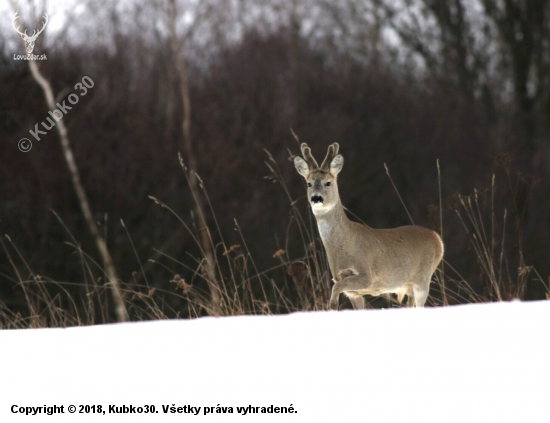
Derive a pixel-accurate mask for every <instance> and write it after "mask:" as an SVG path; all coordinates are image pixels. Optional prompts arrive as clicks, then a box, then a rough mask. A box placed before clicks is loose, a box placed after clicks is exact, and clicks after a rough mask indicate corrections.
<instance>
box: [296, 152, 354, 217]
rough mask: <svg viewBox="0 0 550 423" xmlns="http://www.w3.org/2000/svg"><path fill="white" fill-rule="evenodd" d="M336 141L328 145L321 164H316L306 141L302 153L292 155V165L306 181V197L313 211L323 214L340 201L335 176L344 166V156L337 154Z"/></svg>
mask: <svg viewBox="0 0 550 423" xmlns="http://www.w3.org/2000/svg"><path fill="white" fill-rule="evenodd" d="M338 148H339V145H338V143H336V142H335V143H334V144H332V145H330V146H329V147H328V151H327V155H326V157H325V160H323V163H322V164H321V166H319V165H318V164H317V162H316V161H315V159H314V158H313V155H312V154H311V149H310V148H309V147H308V146H307V144H306V143H303V144H302V145H301V149H302V155H303V156H304V158H302V157H300V156H296V157H294V166H295V167H296V170H297V171H298V173H299V174H300V175H302V176H303V177H304V178H305V179H306V182H307V197H308V199H309V201H310V203H311V208H312V209H313V213H315V214H316V215H318V214H324V213H326V212H328V211H330V210H332V209H333V208H334V206H335V205H336V204H337V203H338V202H339V201H340V195H339V194H338V186H337V184H336V177H337V175H338V173H340V171H341V170H342V167H343V166H344V158H343V157H342V156H341V155H340V154H338Z"/></svg>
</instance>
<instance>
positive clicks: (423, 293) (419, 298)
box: [409, 282, 430, 307]
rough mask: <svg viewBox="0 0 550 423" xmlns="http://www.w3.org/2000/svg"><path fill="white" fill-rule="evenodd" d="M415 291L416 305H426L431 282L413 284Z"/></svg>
mask: <svg viewBox="0 0 550 423" xmlns="http://www.w3.org/2000/svg"><path fill="white" fill-rule="evenodd" d="M413 291H414V305H416V307H424V304H426V300H427V299H428V294H429V291H430V282H428V284H427V285H426V284H422V285H416V284H415V285H413ZM409 298H410V297H409ZM411 307H412V304H411Z"/></svg>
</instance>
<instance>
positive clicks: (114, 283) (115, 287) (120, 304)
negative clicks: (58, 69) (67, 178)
mask: <svg viewBox="0 0 550 423" xmlns="http://www.w3.org/2000/svg"><path fill="white" fill-rule="evenodd" d="M10 3H11V7H12V9H13V10H14V12H16V11H17V7H16V4H15V1H14V0H10ZM24 44H25V43H24V42H23V45H24ZM28 63H29V69H30V71H31V74H32V77H33V78H34V80H35V81H36V82H37V83H38V85H40V87H41V88H42V91H43V92H44V97H45V99H46V103H47V105H48V108H49V109H50V111H52V112H53V111H54V110H56V109H57V107H56V105H55V96H54V93H53V89H52V86H51V84H50V82H49V81H48V80H47V79H46V78H45V77H44V76H43V75H42V73H41V72H40V69H39V68H38V65H37V64H36V62H35V61H34V60H29V61H28ZM55 128H56V129H57V133H58V134H59V141H60V144H61V149H62V151H63V157H64V158H65V162H66V163H67V167H68V168H69V172H70V174H71V181H72V183H73V188H74V190H75V192H76V195H77V197H78V202H79V204H80V208H81V210H82V214H83V215H84V219H85V220H86V223H87V225H88V228H89V230H90V232H91V234H92V237H93V238H94V241H95V243H96V246H97V249H98V251H99V254H100V255H101V259H102V261H103V265H104V267H105V274H106V276H107V279H108V280H109V285H110V287H111V293H112V296H113V300H114V302H115V314H116V317H117V320H118V321H119V322H125V321H128V313H127V311H126V307H125V306H124V300H123V299H122V295H121V289H120V283H119V280H118V277H117V273H116V269H115V265H114V263H113V259H112V257H111V254H110V253H109V249H108V248H107V244H106V243H105V239H104V238H103V237H102V236H101V233H100V232H99V229H98V227H97V225H96V223H95V220H94V218H93V215H92V211H91V208H90V203H89V201H88V197H87V195H86V191H85V190H84V187H83V185H82V181H81V179H80V172H79V170H78V166H77V164H76V161H75V159H74V154H73V151H72V148H71V143H70V141H69V135H68V132H67V127H66V126H65V123H64V122H63V120H59V121H58V122H57V123H56V125H55Z"/></svg>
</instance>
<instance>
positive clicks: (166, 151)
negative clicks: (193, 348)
mask: <svg viewBox="0 0 550 423" xmlns="http://www.w3.org/2000/svg"><path fill="white" fill-rule="evenodd" d="M74 3H75V4H76V3H78V6H79V7H72V6H71V4H68V6H67V8H66V9H58V10H57V11H55V10H52V11H48V12H49V16H50V23H49V25H51V27H53V25H52V23H51V22H52V20H53V19H54V17H55V13H57V14H58V16H63V19H64V20H63V21H62V22H64V24H63V25H62V27H63V29H62V30H57V31H54V30H50V29H47V30H46V31H45V32H44V33H43V34H42V35H41V36H40V38H39V39H38V41H37V45H36V47H35V53H37V54H42V53H46V54H47V60H46V61H40V62H38V65H39V69H40V71H41V73H42V74H43V75H44V76H45V77H46V78H47V79H48V80H49V81H50V83H51V85H52V88H53V90H54V92H55V94H56V95H57V96H58V99H57V101H61V100H62V99H65V98H66V97H67V95H69V94H70V93H72V92H76V90H75V89H74V88H73V87H74V85H75V84H76V83H77V82H79V81H81V80H82V78H83V77H84V76H89V77H90V78H92V79H93V81H94V87H93V88H91V89H90V90H89V92H88V94H87V95H86V96H85V97H82V98H81V99H80V101H79V103H78V104H77V105H76V106H74V107H73V109H72V110H71V111H70V112H69V113H68V114H67V116H66V117H65V118H64V122H65V124H66V125H67V128H68V135H69V138H70V141H71V145H72V148H73V150H74V155H75V161H76V163H77V165H78V167H79V170H80V175H81V178H82V185H83V186H84V188H85V190H86V193H87V195H88V198H89V202H90V205H91V209H92V210H93V213H94V219H95V220H96V222H98V225H99V228H100V232H101V235H102V236H103V237H104V238H105V239H106V242H107V246H108V248H109V251H110V253H111V255H112V257H113V261H114V264H115V267H116V269H117V274H118V277H119V278H120V281H121V284H122V286H123V289H124V301H125V302H126V305H127V307H128V312H129V315H130V318H132V319H140V318H153V317H175V316H182V317H186V316H189V315H195V314H196V315H201V314H208V313H209V310H208V308H207V307H202V308H201V307H200V304H201V303H200V298H207V297H208V295H209V294H208V292H209V288H208V286H210V288H211V287H212V285H208V284H207V283H206V279H208V275H207V272H206V270H204V269H203V267H204V266H201V259H202V258H203V253H202V252H201V249H200V242H199V241H197V240H196V239H194V234H195V235H196V238H197V239H198V238H200V237H199V236H198V234H199V232H200V231H201V230H202V229H201V228H202V225H201V222H200V219H199V218H198V217H197V212H196V210H197V209H196V202H195V201H194V197H193V194H192V191H191V189H190V186H189V183H188V179H187V178H188V177H189V175H190V173H188V172H189V170H190V168H189V164H190V163H193V161H194V164H193V167H192V168H191V170H192V169H195V170H196V172H197V174H198V175H199V176H200V180H201V181H202V186H204V188H205V191H206V193H207V195H208V197H207V196H206V195H205V191H203V190H202V188H201V186H198V189H197V191H196V192H195V194H196V195H198V196H200V198H201V202H202V203H203V206H204V210H205V218H206V220H207V226H208V227H209V228H210V234H211V237H212V240H213V250H214V252H215V253H214V255H215V257H214V259H215V260H216V261H219V265H218V270H217V272H218V273H217V275H216V276H215V278H216V284H217V286H219V287H220V289H221V290H222V291H224V290H225V291H227V290H230V291H231V292H229V293H228V294H227V295H228V296H229V297H231V298H236V297H239V296H241V297H239V298H241V302H240V303H239V304H241V305H240V306H239V307H238V309H237V310H232V309H231V307H229V306H228V307H227V308H226V309H225V311H224V312H223V314H231V313H243V312H262V310H263V311H264V312H270V313H277V312H287V311H292V310H298V309H316V308H321V305H319V306H317V304H316V303H315V302H313V300H311V298H313V297H315V295H316V294H315V292H316V289H317V288H315V286H316V285H319V284H321V285H322V286H324V287H328V286H329V281H328V279H329V275H328V273H327V269H326V266H325V267H323V266H324V265H323V260H322V249H321V246H320V243H319V242H318V240H317V241H315V238H317V229H316V228H315V227H314V226H312V225H311V214H310V211H309V210H308V204H307V201H306V199H305V189H304V185H303V181H302V178H301V177H300V176H299V175H298V174H297V173H296V171H295V169H294V166H293V164H292V162H290V161H289V160H288V159H289V157H291V156H292V154H298V153H299V144H298V143H297V141H296V139H295V138H294V136H293V135H292V133H291V129H292V130H293V131H294V133H295V134H296V135H297V137H298V138H299V140H300V142H307V143H308V144H309V145H310V146H311V147H312V149H313V154H314V155H315V156H316V157H317V159H318V160H319V159H322V158H323V157H324V154H325V153H326V148H327V146H328V145H329V144H330V143H333V142H338V143H339V144H340V150H341V153H342V154H343V156H344V157H345V166H344V169H343V172H342V173H341V174H340V177H339V187H340V193H341V196H342V202H343V204H344V206H346V207H347V209H348V210H349V211H350V213H353V214H350V216H353V215H355V216H357V217H355V219H361V220H362V221H364V222H365V223H367V224H368V225H370V226H372V227H375V228H385V227H394V226H400V225H405V224H409V223H410V219H409V217H408V215H407V211H406V209H405V208H404V207H403V205H402V203H401V201H400V199H399V196H398V194H397V193H396V190H395V189H394V187H393V186H392V181H391V180H390V178H389V177H388V174H387V173H386V170H385V167H384V164H386V165H387V167H388V169H389V173H390V175H391V178H392V180H393V183H394V184H395V186H396V188H397V190H398V192H399V194H400V195H401V197H402V200H403V203H404V204H405V206H406V208H407V209H408V211H409V213H410V215H411V217H412V219H413V220H414V222H415V223H416V224H419V225H423V226H427V227H430V228H433V229H435V230H437V231H440V229H441V223H443V239H444V241H445V246H446V254H445V259H446V261H447V264H446V268H445V271H444V273H443V274H442V273H439V274H438V276H437V278H438V281H439V282H438V283H434V284H432V287H433V288H432V299H431V301H432V305H438V304H442V303H444V304H457V303H464V302H472V301H492V300H498V299H504V300H508V299H512V298H520V299H525V300H528V299H542V298H545V297H546V294H547V292H548V290H547V288H548V284H549V283H550V280H549V275H550V261H549V260H548V257H549V254H550V204H549V202H548V201H547V199H548V197H549V193H550V179H549V178H550V120H549V117H550V20H549V16H550V15H549V13H550V1H545V0H507V1H504V2H498V1H493V0H477V1H474V0H472V1H466V0H449V1H434V0H410V1H403V2H394V1H390V0H346V1H342V2H338V4H335V2H331V1H326V2H325V1H297V0H295V1H292V0H279V1H265V2H264V1H262V2H259V1H258V2H255V1H251V0H234V1H224V0H205V1H201V2H200V3H197V2H184V1H178V2H170V1H165V2H163V1H151V2H146V1H135V2H122V1H120V2H117V1H111V2H103V3H102V4H101V5H97V4H95V3H94V2H91V1H90V2H87V1H82V2H80V1H79V2H74ZM25 7H26V8H23V9H22V10H23V11H24V12H23V13H22V16H23V22H24V23H25V25H27V26H28V27H29V28H37V27H39V26H40V21H41V18H42V14H43V12H44V11H43V10H42V9H39V8H38V7H37V5H36V4H34V3H30V4H27V3H25ZM12 17H13V11H12V10H7V11H6V13H5V14H4V15H3V16H2V21H3V22H2V25H1V26H0V30H1V32H2V36H1V37H0V233H1V235H2V245H1V246H0V308H1V309H2V310H3V312H2V313H3V314H2V315H3V320H2V322H3V323H2V324H3V325H6V326H8V322H14V321H19V322H30V320H29V319H30V318H31V317H32V316H33V315H35V316H42V320H41V321H42V323H41V324H44V325H55V324H78V323H82V322H84V323H100V322H104V321H112V320H114V319H115V316H114V314H113V312H112V307H111V305H110V304H111V298H110V296H109V295H107V293H106V292H104V291H101V289H100V288H99V287H101V286H103V284H104V281H105V278H104V275H103V274H102V270H101V269H102V264H101V259H100V257H99V255H98V253H97V250H96V247H95V244H94V240H93V237H92V235H90V231H89V228H88V226H87V224H86V221H85V219H84V218H83V216H82V212H81V208H80V204H79V201H78V199H77V197H76V195H75V191H74V189H73V185H72V182H71V175H70V173H69V171H68V168H67V165H66V163H65V160H64V156H63V152H62V149H61V147H60V144H59V135H58V133H57V132H56V131H55V130H52V131H50V132H49V133H48V134H47V135H46V136H44V137H43V138H42V140H41V141H40V142H36V141H34V140H33V141H34V142H33V148H32V150H31V151H29V152H27V153H23V152H21V151H19V149H18V146H17V142H18V140H19V139H21V138H24V137H27V138H29V132H28V131H29V130H30V129H33V128H34V125H35V124H36V123H40V122H42V121H44V120H45V119H46V117H47V116H48V115H47V113H48V106H47V103H46V101H45V99H44V94H43V92H42V90H41V88H40V86H39V85H38V84H37V83H36V81H35V80H34V79H33V77H32V75H31V72H30V70H29V66H28V63H27V62H25V61H20V60H14V59H13V55H14V54H22V53H23V47H22V45H21V43H20V37H19V36H18V35H17V34H16V33H15V31H14V30H13V28H12V27H11V20H12ZM60 19H61V18H60ZM171 19H172V21H171ZM170 22H174V23H175V25H174V28H173V29H175V31H174V32H172V33H171V32H170ZM58 27H59V25H58ZM175 41H176V42H175ZM178 58H180V59H181V60H183V63H184V66H185V69H186V75H187V81H186V82H187V85H186V87H187V88H188V91H189V96H188V100H190V106H191V108H190V113H191V114H190V125H189V134H187V135H186V134H184V131H185V129H182V119H183V117H184V96H183V95H182V87H183V84H182V80H181V72H180V71H181V63H178ZM186 136H187V137H188V138H187V141H189V142H190V143H191V144H192V148H193V149H192V153H191V154H192V155H193V157H189V151H188V150H186V148H185V145H184V142H185V137H186ZM31 140H32V138H31ZM178 152H180V153H181V155H182V160H183V163H184V164H185V165H186V167H187V169H188V172H187V173H186V171H185V170H184V169H182V167H181V166H180V163H179V160H178ZM437 160H439V168H440V177H439V178H438V167H437ZM186 175H187V177H186ZM493 178H494V179H493ZM439 186H441V197H440V195H439ZM149 196H152V197H154V198H156V199H157V200H159V201H160V202H162V203H164V204H166V205H167V206H169V207H170V209H171V210H172V211H173V213H172V212H171V211H170V210H168V209H167V208H165V207H162V206H161V205H159V204H157V203H156V202H155V201H153V200H152V199H151V198H149ZM440 201H441V208H440ZM469 202H470V203H469ZM209 204H211V207H212V210H213V212H214V213H212V211H211V209H210V206H209ZM468 204H471V205H472V207H471V208H469V206H468ZM214 214H215V218H214ZM178 217H179V218H178ZM441 217H442V222H441V220H440V218H441ZM180 219H181V220H180ZM300 219H302V220H300ZM121 220H123V222H124V225H123V224H122V223H121ZM300 222H301V223H300ZM185 225H187V226H188V228H189V230H188V229H186V227H185ZM217 227H219V232H218V230H217V229H216V228H217ZM304 228H305V229H307V230H308V233H307V235H304V233H303V229H304ZM236 229H238V230H236ZM480 234H481V235H480ZM483 236H485V239H483ZM281 250H282V251H281ZM312 257H316V259H315V260H314V261H311V259H312ZM319 257H321V258H319ZM150 259H152V261H151V260H150ZM94 263H97V265H94ZM203 264H204V263H203ZM237 270H238V272H237V273H238V275H235V274H234V272H236V271H237ZM258 275H260V276H258ZM304 277H309V280H310V282H308V283H305V282H304V280H303V278H304ZM319 279H322V280H323V281H324V282H322V283H321V282H320V281H319ZM228 280H230V281H232V282H231V284H229V285H228V282H227V281H228ZM441 281H443V282H444V283H445V286H446V289H447V290H448V291H449V294H448V297H446V298H445V300H443V297H442V292H441V287H440V285H441ZM211 282H212V281H211ZM495 283H496V284H497V288H495ZM224 284H225V286H224ZM266 284H267V285H266ZM90 286H93V287H95V288H94V289H96V291H94V292H93V293H90ZM266 286H269V287H270V291H268V292H265V289H266ZM465 287H467V288H465ZM245 291H247V292H249V294H245ZM497 291H498V293H497ZM193 292H195V293H197V296H196V297H194V298H195V299H194V300H193V299H192V297H191V296H192V293H193ZM246 295H249V297H247V298H249V300H250V301H249V300H242V298H245V297H246ZM243 296H244V297H243ZM91 297H93V298H94V303H93V304H92V305H90V304H89V302H90V298H91ZM282 297H284V298H286V299H285V300H284V301H283V300H281V298H282ZM46 298H47V299H48V300H47V301H46V300H45V299H46ZM258 298H261V301H260V300H259V299H258ZM139 301H143V304H141V305H139V304H138V302H139ZM147 301H154V303H155V307H157V308H158V309H162V310H163V311H162V313H160V312H159V314H154V313H150V312H149V311H148V310H150V309H151V308H150V303H147ZM192 301H195V304H198V305H199V306H197V307H196V308H193V310H194V313H195V314H193V313H191V311H190V310H191V306H190V302H192ZM247 301H249V303H247ZM319 301H320V302H319V304H321V303H322V301H321V300H319ZM260 303H261V306H258V304H260ZM147 304H149V305H147ZM247 304H248V305H247ZM254 304H255V305H254ZM371 304H372V305H373V306H388V304H390V305H391V302H390V303H388V300H374V299H373V300H372V301H371ZM51 308H58V309H59V310H72V311H70V312H68V311H67V313H68V314H71V313H72V315H77V316H80V317H77V318H75V319H73V320H71V319H68V320H66V321H55V319H53V320H52V319H51V317H48V316H50V314H49V313H51ZM46 309H49V310H46ZM92 315H93V316H94V317H93V318H92V317H90V316H92ZM67 322H69V323H67ZM20 324H23V323H20ZM29 324H30V323H29Z"/></svg>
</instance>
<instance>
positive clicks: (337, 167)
mask: <svg viewBox="0 0 550 423" xmlns="http://www.w3.org/2000/svg"><path fill="white" fill-rule="evenodd" d="M343 166H344V158H343V157H342V155H341V154H337V155H336V156H334V158H333V159H332V161H331V162H330V173H332V174H333V175H334V176H336V175H338V174H339V173H340V171H341V170H342V167H343Z"/></svg>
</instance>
